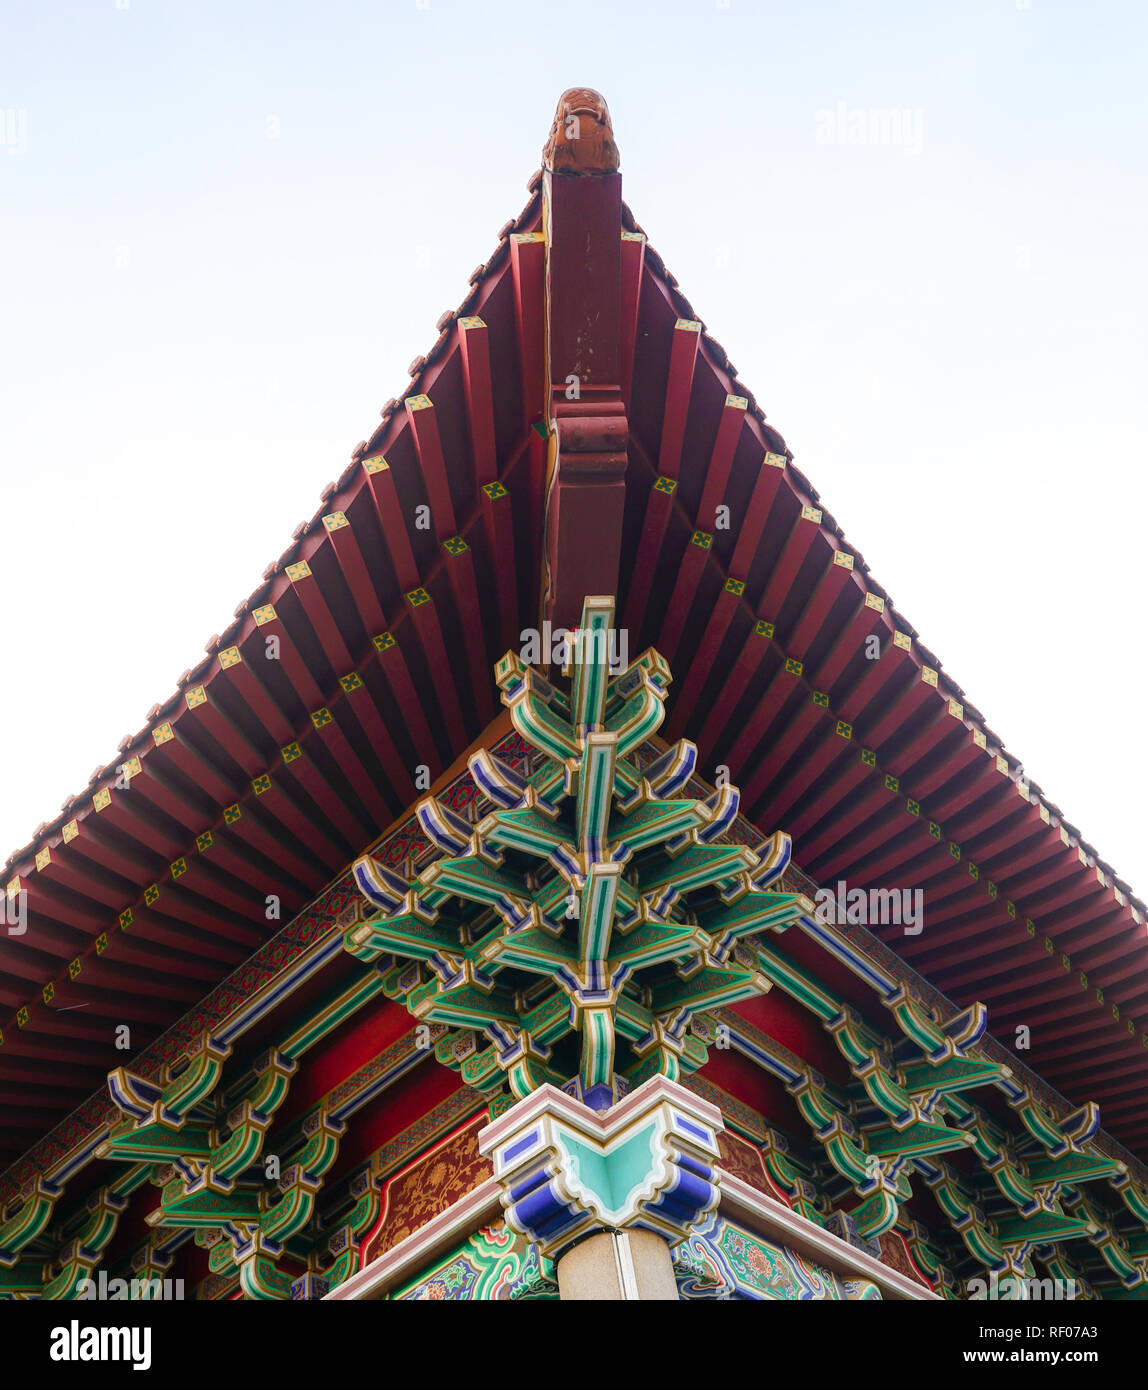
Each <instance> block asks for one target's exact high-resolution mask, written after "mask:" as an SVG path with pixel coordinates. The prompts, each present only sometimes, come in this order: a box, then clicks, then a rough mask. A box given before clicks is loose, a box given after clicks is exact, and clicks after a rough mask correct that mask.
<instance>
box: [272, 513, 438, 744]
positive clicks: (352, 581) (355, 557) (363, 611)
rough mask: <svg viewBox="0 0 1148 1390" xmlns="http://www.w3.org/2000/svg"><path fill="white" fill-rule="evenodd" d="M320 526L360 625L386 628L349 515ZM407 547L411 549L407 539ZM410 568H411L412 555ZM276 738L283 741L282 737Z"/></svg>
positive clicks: (330, 517) (329, 517) (331, 516)
mask: <svg viewBox="0 0 1148 1390" xmlns="http://www.w3.org/2000/svg"><path fill="white" fill-rule="evenodd" d="M323 527H324V529H325V530H326V532H327V539H328V541H329V542H330V545H331V549H332V550H333V551H334V552H335V559H336V560H337V561H338V564H339V569H340V570H341V571H342V574H343V578H344V579H345V580H346V581H347V588H348V589H350V591H351V597H352V598H353V599H354V601H355V607H356V609H357V610H358V613H359V616H360V618H361V619H362V622H363V627H364V628H365V629H366V630H367V631H368V632H378V631H379V630H380V629H382V628H384V627H386V625H387V620H386V617H385V616H384V614H383V606H382V604H381V603H380V602H379V596H378V594H377V592H376V591H375V585H374V581H373V580H372V579H371V571H370V569H369V568H368V566H367V561H366V557H365V556H364V555H363V551H362V547H361V546H360V545H359V538H358V537H357V536H356V535H355V529H354V527H353V526H352V525H351V520H350V518H349V517H348V516H347V513H346V512H329V513H328V514H327V515H326V516H325V517H324V518H323ZM407 548H408V549H409V548H410V545H409V542H408V546H407ZM411 569H412V570H413V569H414V559H413V557H412V559H411ZM416 579H417V575H416ZM279 741H280V742H282V741H283V740H279Z"/></svg>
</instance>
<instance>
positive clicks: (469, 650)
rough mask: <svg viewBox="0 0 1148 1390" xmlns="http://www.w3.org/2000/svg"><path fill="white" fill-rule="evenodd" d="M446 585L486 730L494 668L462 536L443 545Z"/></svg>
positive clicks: (471, 559)
mask: <svg viewBox="0 0 1148 1390" xmlns="http://www.w3.org/2000/svg"><path fill="white" fill-rule="evenodd" d="M443 552H444V555H445V562H444V563H445V567H446V577H447V583H448V584H449V585H450V592H451V597H452V598H453V599H454V608H455V612H456V613H457V614H458V619H459V625H460V627H461V628H462V642H463V647H464V648H465V650H466V660H467V665H468V667H469V668H470V680H469V682H468V686H469V691H470V695H471V698H472V700H473V701H474V704H475V707H476V709H477V711H478V720H479V723H480V724H481V725H482V726H483V727H484V728H485V726H486V725H487V724H489V723H490V721H491V720H492V719H493V718H494V713H495V711H494V701H493V699H492V697H491V693H490V691H491V684H492V676H491V664H490V661H489V660H488V658H487V654H486V640H485V637H484V635H483V627H482V615H481V613H480V611H479V598H478V581H477V579H476V578H475V574H474V555H473V554H472V553H471V549H470V546H468V545H467V543H466V541H465V540H463V538H462V537H461V536H452V537H451V538H450V539H449V540H448V541H446V542H445V543H444V545H443Z"/></svg>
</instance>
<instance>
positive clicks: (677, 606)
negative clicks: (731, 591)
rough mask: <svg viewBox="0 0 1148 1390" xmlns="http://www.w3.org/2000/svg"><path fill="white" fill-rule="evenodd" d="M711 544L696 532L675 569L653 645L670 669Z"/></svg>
mask: <svg viewBox="0 0 1148 1390" xmlns="http://www.w3.org/2000/svg"><path fill="white" fill-rule="evenodd" d="M713 541H714V538H713V536H712V535H711V534H710V533H709V532H708V531H695V532H694V533H693V535H692V536H691V537H690V539H689V542H688V543H687V545H686V549H685V554H684V555H683V556H682V558H681V562H680V563H679V565H678V572H677V578H676V579H675V580H674V587H673V591H672V592H671V594H670V600H669V603H667V605H666V615H665V618H664V620H663V622H662V631H661V633H660V635H659V636H658V639H657V642H656V644H655V645H656V646H657V649H658V651H659V652H660V653H661V654H662V656H664V657H665V659H666V660H667V661H668V662H669V663H670V665H671V666H673V664H674V658H675V657H676V656H677V652H678V643H679V642H680V641H681V636H682V628H683V627H684V626H685V622H686V618H687V617H688V616H689V614H690V613H691V612H692V611H693V607H694V600H695V598H696V595H697V591H698V585H699V584H700V583H701V580H702V575H703V574H705V572H706V569H707V567H708V565H709V564H710V561H711V547H712V546H713Z"/></svg>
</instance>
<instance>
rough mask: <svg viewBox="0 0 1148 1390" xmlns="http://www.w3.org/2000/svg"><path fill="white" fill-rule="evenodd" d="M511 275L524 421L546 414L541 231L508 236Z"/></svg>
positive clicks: (544, 246)
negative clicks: (512, 279) (520, 368)
mask: <svg viewBox="0 0 1148 1390" xmlns="http://www.w3.org/2000/svg"><path fill="white" fill-rule="evenodd" d="M510 268H511V273H512V275H513V277H514V320H515V327H516V328H517V330H518V352H519V361H520V362H521V367H522V407H523V421H522V422H523V424H524V425H530V424H531V423H532V422H533V421H534V420H537V419H539V418H540V417H541V418H543V419H545V418H547V417H548V414H549V407H548V383H547V381H546V347H545V338H544V334H545V322H546V306H545V298H546V238H545V236H543V234H542V233H541V232H515V233H514V234H513V235H512V236H511V238H510Z"/></svg>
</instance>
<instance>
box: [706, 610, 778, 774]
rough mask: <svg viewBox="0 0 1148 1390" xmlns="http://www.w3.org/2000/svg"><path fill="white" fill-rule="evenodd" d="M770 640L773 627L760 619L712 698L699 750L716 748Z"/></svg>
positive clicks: (764, 654)
mask: <svg viewBox="0 0 1148 1390" xmlns="http://www.w3.org/2000/svg"><path fill="white" fill-rule="evenodd" d="M772 639H773V624H772V623H768V622H766V621H765V620H764V619H763V618H759V619H758V621H757V622H756V623H755V625H754V626H753V627H752V628H750V630H749V634H748V636H747V637H746V639H745V641H744V642H743V644H742V648H741V651H740V652H739V653H738V655H737V657H736V659H735V661H734V664H733V669H732V670H731V671H730V673H729V676H728V678H727V679H726V680H725V681H723V682H722V685H721V688H720V689H719V690H718V692H717V694H716V695H715V697H714V702H713V706H712V707H711V709H710V712H709V714H708V715H707V716H706V719H705V722H704V723H703V724H702V727H701V732H700V733H699V734H698V746H699V747H705V748H706V749H707V750H710V749H712V748H714V747H715V746H716V744H717V742H718V740H719V739H720V737H721V735H722V733H723V732H724V730H725V727H726V725H727V724H728V723H729V721H730V718H731V716H732V715H733V712H734V710H735V709H736V708H737V706H738V703H739V701H740V700H741V698H742V696H743V695H744V694H745V692H746V691H747V690H748V689H749V683H750V681H752V680H753V678H754V677H755V676H756V675H757V673H758V671H759V670H760V669H761V664H762V662H763V661H764V660H765V656H766V653H767V652H768V651H769V644H770V642H771V640H772Z"/></svg>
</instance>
